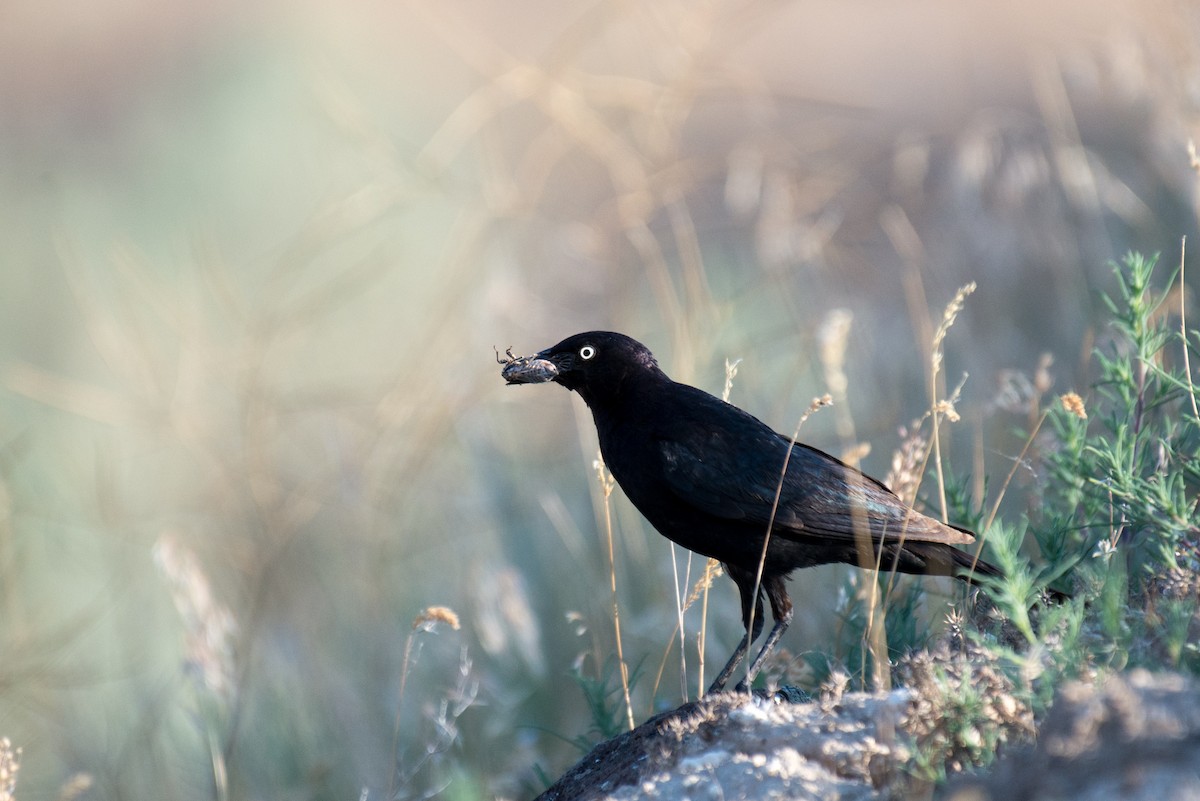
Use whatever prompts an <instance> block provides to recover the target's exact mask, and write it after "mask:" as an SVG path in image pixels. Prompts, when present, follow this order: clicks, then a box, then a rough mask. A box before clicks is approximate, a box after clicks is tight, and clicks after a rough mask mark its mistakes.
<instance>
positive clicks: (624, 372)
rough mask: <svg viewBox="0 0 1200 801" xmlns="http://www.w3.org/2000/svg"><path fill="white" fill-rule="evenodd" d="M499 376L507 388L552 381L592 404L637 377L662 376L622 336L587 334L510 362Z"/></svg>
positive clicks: (646, 353) (649, 357) (640, 348)
mask: <svg viewBox="0 0 1200 801" xmlns="http://www.w3.org/2000/svg"><path fill="white" fill-rule="evenodd" d="M500 375H501V376H502V377H503V378H504V380H505V381H507V382H508V383H510V384H541V383H545V382H547V381H554V382H556V383H558V384H562V385H563V386H564V387H566V388H567V389H570V390H574V391H576V392H578V393H579V394H580V396H582V397H583V399H584V400H585V401H587V403H588V404H589V405H591V404H592V402H593V400H598V399H600V398H604V397H612V396H615V395H617V394H618V393H619V392H620V390H621V388H622V387H623V386H624V385H625V383H626V381H627V380H628V379H629V378H631V377H637V376H662V375H663V373H662V371H661V370H660V369H659V368H658V362H657V361H655V359H654V354H652V353H651V352H650V350H649V349H648V348H647V347H646V346H645V345H643V344H642V343H640V342H638V341H637V340H636V339H631V338H630V337H627V336H625V335H624V334H616V333H613V332H611V331H588V332H586V333H583V334H576V335H574V336H571V337H567V338H566V339H564V340H563V341H562V342H559V343H558V344H557V345H554V346H552V347H549V348H546V349H545V350H543V351H541V352H539V353H536V354H534V355H533V356H523V357H517V358H510V360H509V361H507V362H505V364H504V369H503V370H501V372H500Z"/></svg>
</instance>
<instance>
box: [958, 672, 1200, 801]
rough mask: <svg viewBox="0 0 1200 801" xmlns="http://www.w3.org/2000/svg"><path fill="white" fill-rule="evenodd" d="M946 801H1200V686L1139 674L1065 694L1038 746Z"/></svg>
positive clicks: (961, 785) (1071, 687)
mask: <svg viewBox="0 0 1200 801" xmlns="http://www.w3.org/2000/svg"><path fill="white" fill-rule="evenodd" d="M942 797H943V798H945V799H947V801H989V800H990V799H1005V801H1010V800H1011V801H1050V800H1051V799H1054V801H1108V799H1117V798H1119V799H1122V801H1183V799H1189V800H1190V799H1200V686H1198V685H1197V684H1196V682H1195V681H1194V680H1192V679H1190V678H1187V677H1184V676H1180V675H1177V674H1151V673H1149V672H1147V671H1144V670H1134V671H1131V672H1130V673H1128V674H1123V675H1113V676H1110V677H1109V678H1108V679H1106V680H1105V682H1104V684H1103V685H1102V686H1100V687H1095V686H1093V685H1090V684H1084V683H1080V682H1075V683H1071V684H1068V685H1066V686H1065V687H1063V689H1062V690H1061V691H1060V692H1059V695H1058V698H1057V699H1056V700H1055V702H1054V704H1053V706H1052V707H1051V709H1050V712H1049V713H1048V714H1047V716H1046V719H1045V721H1044V723H1043V724H1042V727H1041V730H1040V734H1039V736H1038V742H1037V745H1036V746H1034V747H1031V748H1026V749H1022V750H1020V751H1016V752H1014V753H1012V754H1010V755H1009V756H1008V757H1006V758H1004V759H1001V761H1000V762H999V763H998V764H997V765H996V767H995V769H994V770H993V771H991V773H990V775H988V776H985V777H982V778H974V779H971V780H959V781H955V782H952V783H951V784H950V785H949V787H948V788H947V790H946V792H945V793H944V794H943V796H942Z"/></svg>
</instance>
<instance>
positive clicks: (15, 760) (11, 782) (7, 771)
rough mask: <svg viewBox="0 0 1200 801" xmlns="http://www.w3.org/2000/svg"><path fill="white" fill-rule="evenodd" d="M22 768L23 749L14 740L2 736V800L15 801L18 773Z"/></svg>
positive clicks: (0, 792)
mask: <svg viewBox="0 0 1200 801" xmlns="http://www.w3.org/2000/svg"><path fill="white" fill-rule="evenodd" d="M20 770H21V749H20V748H13V744H12V740H9V739H8V738H7V737H0V801H13V799H15V798H16V797H17V796H16V793H17V773H18V772H19V771H20Z"/></svg>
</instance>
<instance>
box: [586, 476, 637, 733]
mask: <svg viewBox="0 0 1200 801" xmlns="http://www.w3.org/2000/svg"><path fill="white" fill-rule="evenodd" d="M595 466H596V477H597V478H598V479H599V480H600V489H601V491H602V492H603V493H604V534H605V538H606V539H607V540H608V582H609V589H611V590H612V615H613V634H614V635H615V636H616V638H617V665H618V667H620V669H621V691H622V692H623V693H624V694H625V718H626V721H627V722H628V723H629V730H630V731H633V729H634V724H633V702H632V701H630V700H629V665H627V664H626V663H625V649H624V648H623V647H622V645H621V612H620V607H619V605H618V604H617V564H616V558H615V556H614V551H613V526H612V504H611V498H612V491H613V484H614V483H615V481H614V479H613V478H612V476H611V475H609V473H608V470H607V469H605V467H604V459H603V457H602V456H601V455H600V454H596V462H595Z"/></svg>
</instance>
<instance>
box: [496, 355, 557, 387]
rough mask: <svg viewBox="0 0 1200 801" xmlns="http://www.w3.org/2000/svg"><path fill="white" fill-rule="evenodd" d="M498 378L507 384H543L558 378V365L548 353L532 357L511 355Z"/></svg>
mask: <svg viewBox="0 0 1200 801" xmlns="http://www.w3.org/2000/svg"><path fill="white" fill-rule="evenodd" d="M503 364H504V367H503V368H502V369H501V370H500V377H501V378H503V379H504V380H505V381H506V382H508V383H509V384H544V383H546V382H547V381H553V380H554V379H555V378H557V377H558V372H559V370H558V365H557V364H555V362H554V361H552V359H551V358H550V353H549V351H542V352H541V353H535V354H534V355H532V356H512V355H511V353H510V354H509V357H508V359H507V360H506V361H504V362H503Z"/></svg>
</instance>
